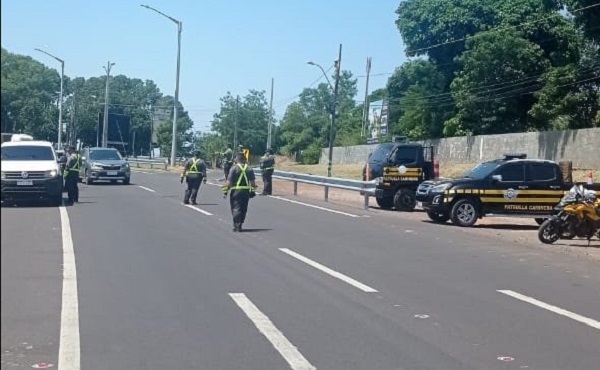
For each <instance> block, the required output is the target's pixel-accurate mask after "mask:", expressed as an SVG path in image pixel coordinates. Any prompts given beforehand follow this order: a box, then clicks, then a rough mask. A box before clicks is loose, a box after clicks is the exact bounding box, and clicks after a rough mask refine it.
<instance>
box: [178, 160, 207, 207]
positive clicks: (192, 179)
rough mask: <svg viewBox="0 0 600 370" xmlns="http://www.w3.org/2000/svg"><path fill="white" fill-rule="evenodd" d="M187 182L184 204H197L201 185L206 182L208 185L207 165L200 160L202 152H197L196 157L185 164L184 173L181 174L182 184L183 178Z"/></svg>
mask: <svg viewBox="0 0 600 370" xmlns="http://www.w3.org/2000/svg"><path fill="white" fill-rule="evenodd" d="M184 177H185V180H186V182H187V189H185V194H184V196H183V204H190V200H191V201H192V204H193V205H195V204H196V197H197V196H198V190H199V189H200V184H201V183H202V182H203V181H204V183H206V163H204V161H203V160H202V159H201V158H200V152H199V151H195V152H194V156H193V157H192V158H190V159H188V160H187V161H186V162H185V167H184V169H183V173H182V174H181V183H183V178H184Z"/></svg>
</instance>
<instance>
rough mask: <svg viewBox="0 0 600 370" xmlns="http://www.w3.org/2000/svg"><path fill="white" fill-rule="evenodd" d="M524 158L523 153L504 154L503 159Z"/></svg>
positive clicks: (525, 156) (525, 155)
mask: <svg viewBox="0 0 600 370" xmlns="http://www.w3.org/2000/svg"><path fill="white" fill-rule="evenodd" d="M525 158H527V154H525V153H506V154H504V159H506V160H511V159H525Z"/></svg>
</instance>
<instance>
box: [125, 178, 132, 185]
mask: <svg viewBox="0 0 600 370" xmlns="http://www.w3.org/2000/svg"><path fill="white" fill-rule="evenodd" d="M130 181H131V180H130V179H129V177H126V178H125V180H123V185H129V183H130Z"/></svg>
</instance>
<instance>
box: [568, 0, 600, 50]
mask: <svg viewBox="0 0 600 370" xmlns="http://www.w3.org/2000/svg"><path fill="white" fill-rule="evenodd" d="M562 2H563V3H564V5H565V6H566V8H567V10H568V11H569V12H571V14H572V15H573V16H574V18H575V24H576V25H577V26H578V27H579V28H580V29H581V30H582V31H583V34H584V35H585V37H586V38H588V39H590V40H591V41H593V42H594V43H596V44H600V27H598V25H599V24H600V3H598V0H562Z"/></svg>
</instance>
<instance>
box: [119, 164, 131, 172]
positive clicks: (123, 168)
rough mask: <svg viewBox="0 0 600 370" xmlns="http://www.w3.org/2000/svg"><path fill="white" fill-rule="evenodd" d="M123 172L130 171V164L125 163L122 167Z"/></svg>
mask: <svg viewBox="0 0 600 370" xmlns="http://www.w3.org/2000/svg"><path fill="white" fill-rule="evenodd" d="M121 170H123V171H129V163H125V164H124V165H122V166H121Z"/></svg>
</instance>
